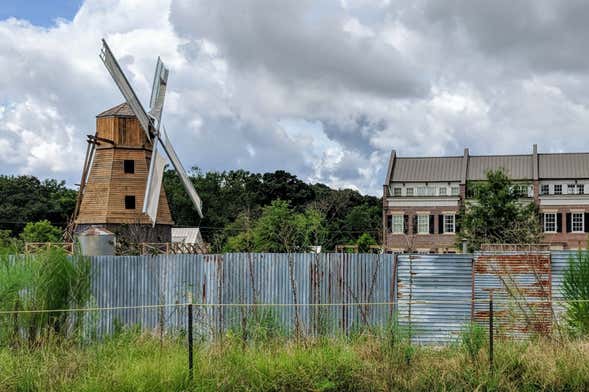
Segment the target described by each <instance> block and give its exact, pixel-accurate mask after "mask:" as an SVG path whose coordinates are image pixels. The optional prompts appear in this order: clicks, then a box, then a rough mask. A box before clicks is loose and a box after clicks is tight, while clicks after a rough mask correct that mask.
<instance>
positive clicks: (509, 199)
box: [457, 170, 542, 251]
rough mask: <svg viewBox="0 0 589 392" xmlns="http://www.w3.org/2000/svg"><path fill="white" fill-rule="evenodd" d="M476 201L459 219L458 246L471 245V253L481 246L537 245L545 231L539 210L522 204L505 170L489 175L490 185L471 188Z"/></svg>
mask: <svg viewBox="0 0 589 392" xmlns="http://www.w3.org/2000/svg"><path fill="white" fill-rule="evenodd" d="M469 188H470V189H471V190H473V195H474V198H473V199H470V200H468V201H467V202H466V207H465V208H464V209H463V210H462V211H461V212H460V214H459V217H458V225H459V232H458V235H457V246H458V247H461V243H462V241H463V240H466V241H468V248H469V251H475V250H479V249H480V246H481V244H484V243H488V244H501V243H503V244H535V243H538V242H539V240H540V238H541V235H542V230H541V227H540V220H539V214H538V207H537V206H536V204H534V203H525V204H524V203H521V202H520V197H521V193H520V191H519V188H517V187H514V186H513V184H512V183H511V181H510V180H509V178H508V177H507V175H506V174H505V173H504V172H503V171H502V170H497V171H489V172H487V179H486V181H483V182H480V183H473V184H469Z"/></svg>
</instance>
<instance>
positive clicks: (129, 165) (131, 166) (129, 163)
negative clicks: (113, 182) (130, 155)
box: [123, 159, 135, 174]
mask: <svg viewBox="0 0 589 392" xmlns="http://www.w3.org/2000/svg"><path fill="white" fill-rule="evenodd" d="M123 166H124V169H125V173H128V174H133V173H135V161H134V160H131V159H125V161H124V164H123Z"/></svg>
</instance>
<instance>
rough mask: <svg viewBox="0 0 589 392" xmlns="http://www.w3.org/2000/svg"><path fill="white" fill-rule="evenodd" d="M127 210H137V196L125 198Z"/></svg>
mask: <svg viewBox="0 0 589 392" xmlns="http://www.w3.org/2000/svg"><path fill="white" fill-rule="evenodd" d="M125 209H127V210H134V209H135V196H131V195H127V196H125Z"/></svg>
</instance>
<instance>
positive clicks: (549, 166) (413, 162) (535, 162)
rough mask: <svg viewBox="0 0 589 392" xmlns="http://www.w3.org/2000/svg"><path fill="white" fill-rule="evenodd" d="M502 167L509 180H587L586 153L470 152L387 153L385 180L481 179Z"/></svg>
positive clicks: (588, 163) (442, 180)
mask: <svg viewBox="0 0 589 392" xmlns="http://www.w3.org/2000/svg"><path fill="white" fill-rule="evenodd" d="M498 169H503V170H505V172H506V174H507V175H508V176H509V177H510V178H511V179H513V180H535V179H540V180H541V179H547V180H551V179H554V180H558V179H589V152H576V153H553V154H538V153H537V146H536V145H534V146H533V149H532V153H531V154H517V155H479V156H476V155H474V156H473V155H470V154H469V153H468V149H465V152H464V156H461V157H457V156H448V157H410V158H404V157H399V156H398V155H397V154H396V152H394V151H393V153H391V158H390V160H389V173H391V176H389V175H388V173H387V182H388V183H390V182H393V181H394V182H435V181H439V182H445V181H460V182H461V183H463V182H464V181H465V180H473V181H478V180H484V179H486V173H487V172H488V171H490V170H498Z"/></svg>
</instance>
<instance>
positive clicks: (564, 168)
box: [538, 152, 589, 179]
mask: <svg viewBox="0 0 589 392" xmlns="http://www.w3.org/2000/svg"><path fill="white" fill-rule="evenodd" d="M538 166H539V176H540V178H546V179H559V178H563V179H564V178H589V153H586V152H581V153H560V154H538Z"/></svg>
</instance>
